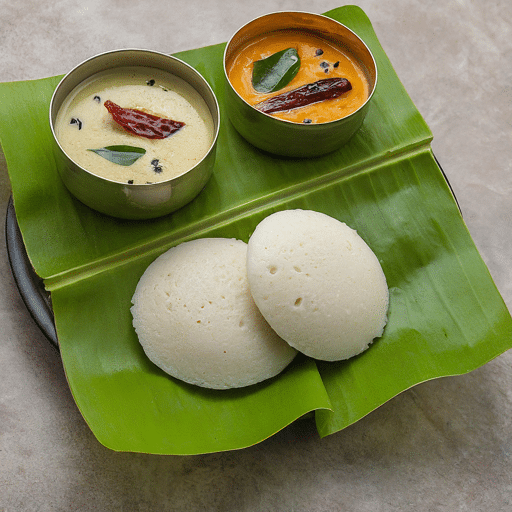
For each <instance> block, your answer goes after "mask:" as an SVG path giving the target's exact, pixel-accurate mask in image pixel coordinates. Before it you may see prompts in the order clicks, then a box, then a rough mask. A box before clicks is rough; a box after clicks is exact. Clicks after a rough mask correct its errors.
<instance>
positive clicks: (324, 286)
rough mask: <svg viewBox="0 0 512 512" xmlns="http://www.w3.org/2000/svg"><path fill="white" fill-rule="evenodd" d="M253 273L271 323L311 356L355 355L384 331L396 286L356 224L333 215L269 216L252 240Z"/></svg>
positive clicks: (249, 268) (291, 212)
mask: <svg viewBox="0 0 512 512" xmlns="http://www.w3.org/2000/svg"><path fill="white" fill-rule="evenodd" d="M247 274H248V280H249V286H250V289H251V293H252V296H253V298H254V301H255V302H256V304H257V306H258V308H259V310H260V311H261V313H262V314H263V316H264V317H265V319H266V320H267V322H268V323H269V324H270V325H271V327H272V328H273V329H274V330H275V331H276V332H277V333H278V334H279V335H280V336H281V337H282V338H283V339H284V340H286V341H287V342H288V343H289V344H290V345H291V346H293V347H294V348H296V349H297V350H299V351H300V352H302V353H304V354H306V355H308V356H310V357H313V358H316V359H321V360H325V361H336V360H342V359H348V358H350V357H352V356H355V355H356V354H359V353H360V352H362V351H364V350H365V349H366V348H368V346H369V345H370V344H371V343H372V341H373V340H374V339H375V338H376V337H379V336H381V335H382V333H383V329H384V327H385V325H386V322H387V310H388V301H389V293H388V287H387V283H386V277H385V275H384V273H383V271H382V267H381V265H380V263H379V260H378V259H377V257H376V256H375V254H374V253H373V251H372V250H371V249H370V247H368V245H367V244H366V243H365V241H364V240H363V239H362V238H361V237H360V236H359V235H358V234H357V232H356V231H355V230H354V229H352V228H350V227H349V226H347V225H346V224H345V223H343V222H340V221H338V220H337V219H334V218H332V217H330V216H328V215H325V214H323V213H320V212H316V211H310V210H285V211H281V212H277V213H274V214H271V215H269V216H268V217H266V218H265V219H264V220H263V221H261V222H260V223H259V224H258V225H257V227H256V229H255V231H254V233H253V234H252V235H251V237H250V239H249V243H248V251H247Z"/></svg>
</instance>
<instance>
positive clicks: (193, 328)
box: [131, 238, 296, 389]
mask: <svg viewBox="0 0 512 512" xmlns="http://www.w3.org/2000/svg"><path fill="white" fill-rule="evenodd" d="M246 259H247V244H246V243H245V242H243V241H241V240H235V239H227V238H203V239H197V240H193V241H190V242H184V243H182V244H180V245H178V246H176V247H174V248H172V249H169V250H168V251H167V252H165V253H164V254H162V255H161V256H159V257H158V258H157V259H156V260H155V261H154V262H153V263H151V264H150V265H149V267H148V268H147V269H146V271H145V272H144V274H143V275H142V277H141V278H140V280H139V283H138V284H137V287H136V290H135V293H134V295H133V298H132V303H133V306H132V307H131V312H132V316H133V326H134V327H135V331H136V333H137V336H138V338H139V341H140V343H141V345H142V347H143V349H144V351H145V353H146V355H147V356H148V358H149V359H150V360H151V361H152V362H153V363H154V364H156V365H157V366H158V367H160V368H161V369H162V370H163V371H165V372H166V373H168V374H170V375H172V376H173V377H175V378H177V379H180V380H183V381H185V382H188V383H190V384H195V385H198V386H203V387H207V388H214V389H228V388H238V387H243V386H248V385H251V384H255V383H257V382H261V381H263V380H265V379H269V378H270V377H273V376H275V375H277V374H278V373H280V372H281V371H282V370H283V369H284V368H285V367H286V366H287V365H288V364H289V363H290V362H291V361H292V359H293V358H294V357H295V355H296V350H295V349H293V348H292V347H290V345H288V344H287V343H286V342H285V341H283V340H282V339H281V338H280V337H279V336H278V335H277V334H276V333H275V332H274V331H273V330H272V329H271V327H270V326H269V325H268V323H267V322H266V321H265V319H264V318H263V316H262V315H261V313H260V312H259V310H258V308H257V307H256V304H255V303H254V300H253V298H252V296H251V293H250V291H249V285H248V281H247V272H246Z"/></svg>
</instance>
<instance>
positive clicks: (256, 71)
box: [252, 48, 300, 93]
mask: <svg viewBox="0 0 512 512" xmlns="http://www.w3.org/2000/svg"><path fill="white" fill-rule="evenodd" d="M299 68H300V57H299V54H298V52H297V50H296V49H295V48H287V49H285V50H281V51H279V52H277V53H274V54H272V55H270V57H267V58H265V59H261V60H257V61H255V62H254V65H253V69H252V86H253V87H254V89H256V90H257V91H258V92H263V93H267V92H274V91H278V90H279V89H282V88H283V87H284V86H285V85H288V84H289V83H290V82H291V81H292V80H293V78H294V77H295V75H296V74H297V72H298V71H299Z"/></svg>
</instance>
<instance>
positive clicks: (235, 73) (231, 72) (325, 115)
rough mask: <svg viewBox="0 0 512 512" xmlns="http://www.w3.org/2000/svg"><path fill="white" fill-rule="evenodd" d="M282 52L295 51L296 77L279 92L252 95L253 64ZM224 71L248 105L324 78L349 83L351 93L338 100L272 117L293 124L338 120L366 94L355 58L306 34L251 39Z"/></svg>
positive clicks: (281, 33) (278, 33) (279, 32)
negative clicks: (287, 49) (296, 59)
mask: <svg viewBox="0 0 512 512" xmlns="http://www.w3.org/2000/svg"><path fill="white" fill-rule="evenodd" d="M286 48H296V49H297V52H298V54H299V57H300V60H301V65H300V69H299V72H298V73H297V75H296V76H295V77H294V78H293V80H292V81H291V82H290V83H289V84H288V85H286V86H285V87H283V88H282V89H280V90H279V91H274V92H272V93H268V94H266V93H260V92H258V91H256V90H255V89H254V88H253V86H252V69H253V63H254V62H255V61H257V60H260V59H265V58H267V57H269V56H270V55H273V54H274V53H276V52H279V51H281V50H285V49H286ZM226 70H227V73H228V78H229V81H230V82H231V85H232V86H233V88H234V89H235V91H236V92H237V93H238V94H239V95H240V96H241V97H242V98H243V99H244V100H245V101H247V102H248V103H249V104H250V105H256V104H257V103H260V102H261V101H265V100H266V99H267V98H269V97H271V96H276V95H278V94H282V93H284V92H287V91H290V90H292V89H296V88H297V87H300V86H302V85H305V84H308V83H312V82H316V81H317V80H322V79H324V78H334V77H342V78H346V79H347V80H348V81H349V82H350V83H351V85H352V89H351V90H350V91H348V92H346V93H344V94H342V95H341V96H339V97H338V98H334V99H329V100H324V101H321V102H318V103H312V104H310V105H306V106H304V107H299V108H294V109H290V110H285V111H282V112H275V113H273V114H272V116H274V117H278V118H281V119H285V120H288V121H292V122H295V123H303V122H312V123H326V122H329V121H335V120H336V119H341V118H343V117H346V116H348V115H349V114H351V113H352V112H355V111H356V110H357V109H358V108H359V107H361V106H362V105H363V104H364V103H365V101H366V100H367V99H368V94H369V86H368V81H367V79H366V76H365V74H364V72H363V69H362V68H361V66H360V65H359V63H358V62H357V61H356V60H355V58H354V57H352V56H351V55H350V54H348V53H347V52H344V51H343V50H342V49H341V48H338V47H336V46H335V45H334V44H332V43H330V42H328V41H326V40H325V39H323V38H321V37H320V36H316V35H314V34H312V33H310V32H306V31H298V30H277V31H275V32H272V33H269V34H265V35H262V36H260V37H257V38H254V39H251V40H250V41H249V42H247V43H246V44H245V45H244V46H243V47H241V48H240V49H239V51H238V53H236V54H235V56H234V57H233V58H232V59H231V61H230V62H228V63H227V65H226Z"/></svg>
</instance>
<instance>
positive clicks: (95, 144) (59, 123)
mask: <svg viewBox="0 0 512 512" xmlns="http://www.w3.org/2000/svg"><path fill="white" fill-rule="evenodd" d="M107 100H110V101H112V102H114V103H115V104H117V105H119V106H120V107H122V108H126V109H135V110H139V111H142V112H145V113H147V114H151V115H154V116H158V117H161V118H166V119H172V120H174V121H179V122H183V123H185V124H184V126H182V127H181V128H180V129H179V130H178V131H177V132H175V133H173V134H172V135H170V136H168V137H166V138H164V139H149V138H146V137H143V136H140V135H136V134H133V133H130V132H129V131H127V130H125V129H124V128H123V127H122V126H121V125H119V124H118V123H116V121H114V119H113V117H112V115H111V114H110V113H109V112H108V110H107V108H106V107H105V106H104V103H105V101H107ZM55 133H56V136H57V140H58V141H59V144H60V145H61V147H62V149H63V150H64V151H65V152H66V154H67V155H68V156H69V157H70V158H71V159H72V160H73V161H74V162H75V163H76V164H78V165H80V166H81V167H83V168H84V169H86V170H88V171H89V172H91V173H93V174H96V175H98V176H101V177H103V178H107V179H109V180H112V181H116V182H121V183H134V184H141V183H142V184H144V183H156V182H161V181H166V180H169V179H172V178H175V177H177V176H179V175H180V174H183V173H184V172H186V171H188V170H189V169H191V168H192V167H194V166H195V165H196V164H197V163H198V162H199V161H201V159H202V158H203V157H204V156H205V155H206V154H207V153H208V150H209V149H210V147H211V144H212V142H213V137H214V126H213V119H212V116H211V114H210V110H209V109H208V106H207V104H206V102H205V101H204V100H203V98H202V97H201V95H200V94H199V93H198V92H197V91H196V90H195V89H194V88H193V87H192V86H191V85H190V84H188V83H187V82H185V81H184V80H183V79H181V78H179V77H177V76H175V75H172V74H170V73H167V72H165V71H162V70H159V69H156V68H149V67H142V66H136V67H120V68H115V69H113V70H108V71H102V72H100V73H97V74H95V75H92V76H91V77H90V78H89V79H87V80H85V81H84V82H82V83H81V84H80V85H78V86H77V87H76V88H75V89H73V91H72V92H71V93H70V94H69V95H68V97H67V98H66V99H65V101H64V102H63V104H62V107H61V108H60V110H59V112H58V114H57V118H56V122H55ZM111 146H130V147H135V148H141V149H143V150H145V153H144V154H143V155H142V156H141V157H140V158H138V159H137V160H136V161H135V162H133V163H132V164H130V165H120V164H118V163H114V162H112V161H110V160H109V159H107V158H104V157H103V156H101V155H99V154H97V153H96V152H94V151H91V150H97V149H101V148H105V147H111Z"/></svg>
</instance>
